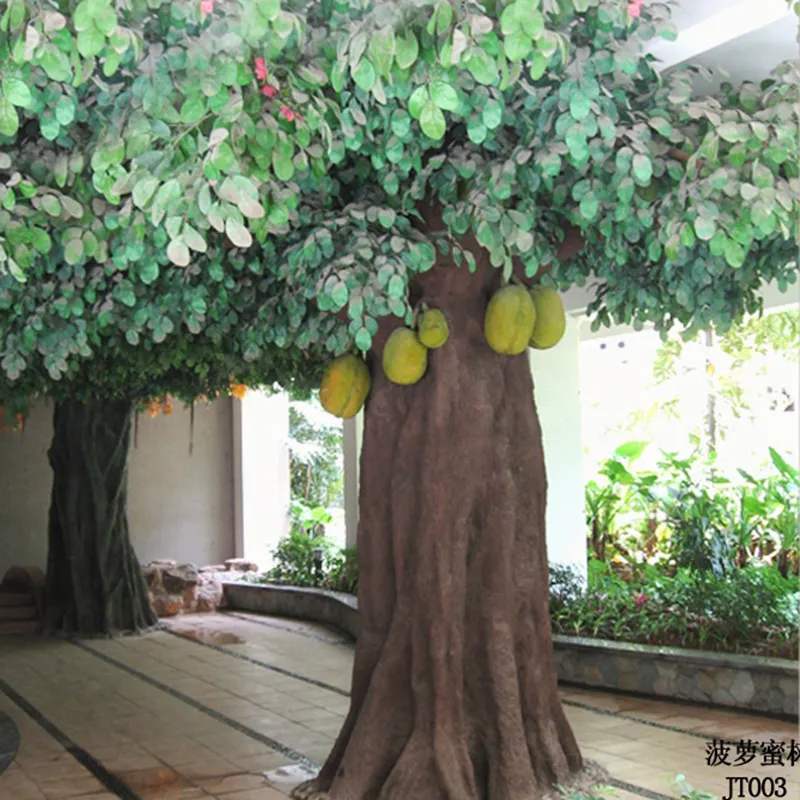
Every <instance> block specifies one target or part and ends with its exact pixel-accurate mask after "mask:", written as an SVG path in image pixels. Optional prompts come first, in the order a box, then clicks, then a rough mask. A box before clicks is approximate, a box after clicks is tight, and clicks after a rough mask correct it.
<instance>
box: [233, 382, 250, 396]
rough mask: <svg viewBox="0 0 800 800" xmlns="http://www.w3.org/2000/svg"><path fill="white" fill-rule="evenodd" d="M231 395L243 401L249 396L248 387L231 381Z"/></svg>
mask: <svg viewBox="0 0 800 800" xmlns="http://www.w3.org/2000/svg"><path fill="white" fill-rule="evenodd" d="M231 394H232V395H233V396H234V397H238V398H239V399H240V400H241V399H242V398H243V397H244V396H245V394H247V387H246V386H245V385H244V384H243V383H234V381H231Z"/></svg>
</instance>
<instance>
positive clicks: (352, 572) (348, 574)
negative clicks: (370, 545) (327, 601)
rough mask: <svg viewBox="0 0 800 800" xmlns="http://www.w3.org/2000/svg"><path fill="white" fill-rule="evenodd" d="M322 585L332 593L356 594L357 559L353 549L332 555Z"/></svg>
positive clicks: (346, 549)
mask: <svg viewBox="0 0 800 800" xmlns="http://www.w3.org/2000/svg"><path fill="white" fill-rule="evenodd" d="M322 585H323V586H324V587H325V588H326V589H330V590H331V591H334V592H346V593H347V594H358V558H357V553H356V549H355V548H354V547H352V548H345V549H344V550H339V551H338V552H337V553H334V555H333V557H332V558H331V561H330V567H329V569H328V574H327V575H326V576H325V580H324V581H323V584H322Z"/></svg>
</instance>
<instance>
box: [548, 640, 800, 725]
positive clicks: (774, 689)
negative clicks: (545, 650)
mask: <svg viewBox="0 0 800 800" xmlns="http://www.w3.org/2000/svg"><path fill="white" fill-rule="evenodd" d="M553 645H554V652H555V659H556V668H557V671H558V678H559V680H560V681H563V682H565V683H574V684H578V685H581V686H591V687H597V688H603V689H621V690H623V691H627V692H637V693H639V694H645V695H651V696H654V697H667V698H670V699H674V700H689V701H692V702H697V703H706V704H710V705H715V706H725V707H728V708H742V709H747V710H750V711H759V712H763V713H768V714H775V715H778V716H790V717H796V716H797V714H798V668H797V664H796V663H794V662H791V661H784V660H781V659H775V658H760V657H756V656H738V655H730V654H727V653H713V652H705V651H697V650H681V649H679V648H673V647H652V646H649V645H638V644H629V643H627V642H610V641H604V640H598V639H582V638H578V637H571V636H554V637H553Z"/></svg>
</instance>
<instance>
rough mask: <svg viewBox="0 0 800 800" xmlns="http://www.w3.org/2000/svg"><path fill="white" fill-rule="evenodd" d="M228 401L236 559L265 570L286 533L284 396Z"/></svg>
mask: <svg viewBox="0 0 800 800" xmlns="http://www.w3.org/2000/svg"><path fill="white" fill-rule="evenodd" d="M233 402H234V406H233V445H234V447H233V464H234V471H233V472H234V521H235V532H236V537H235V542H236V555H237V557H238V558H246V559H248V560H250V561H254V562H255V563H256V564H258V565H259V567H261V568H262V569H268V568H269V567H270V566H271V564H272V551H273V550H274V549H275V546H276V545H277V543H278V540H279V539H281V538H282V537H283V536H286V535H287V534H288V533H289V503H290V500H291V487H290V471H289V397H288V395H286V394H285V393H283V392H280V393H275V394H271V393H267V392H255V391H248V392H247V394H245V396H244V398H242V399H241V400H234V401H233Z"/></svg>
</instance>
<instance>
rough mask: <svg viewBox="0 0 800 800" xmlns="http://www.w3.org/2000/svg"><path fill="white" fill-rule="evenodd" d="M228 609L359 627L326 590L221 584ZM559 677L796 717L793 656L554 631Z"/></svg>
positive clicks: (340, 599) (337, 595)
mask: <svg viewBox="0 0 800 800" xmlns="http://www.w3.org/2000/svg"><path fill="white" fill-rule="evenodd" d="M224 592H225V601H226V606H227V607H228V608H229V609H232V610H238V611H251V612H256V613H261V614H273V615H276V616H284V617H294V618H298V619H310V620H315V621H318V622H323V623H326V624H328V625H333V626H335V627H337V628H338V629H340V630H342V631H344V632H345V633H347V634H349V635H350V636H353V637H355V636H356V635H357V632H358V600H357V598H356V597H354V596H353V595H349V594H344V593H342V592H331V591H327V590H325V589H312V588H300V587H296V586H279V585H276V584H256V583H226V584H225V585H224ZM553 644H554V651H555V659H556V665H557V670H558V677H559V680H560V681H562V682H565V683H570V684H574V685H579V686H587V687H592V688H602V689H609V690H617V691H626V692H637V693H639V694H643V695H649V696H651V697H661V698H665V699H670V700H688V701H692V702H700V703H706V704H710V705H715V706H722V707H726V708H740V709H745V710H749V711H757V712H761V713H768V714H771V715H774V716H780V717H791V718H793V719H794V718H797V715H798V665H797V662H795V661H790V660H785V659H775V658H762V657H759V656H748V655H738V654H728V653H719V652H706V651H702V650H687V649H683V648H673V647H656V646H653V645H644V644H633V643H628V642H615V641H608V640H604V639H592V638H585V637H572V636H554V637H553Z"/></svg>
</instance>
